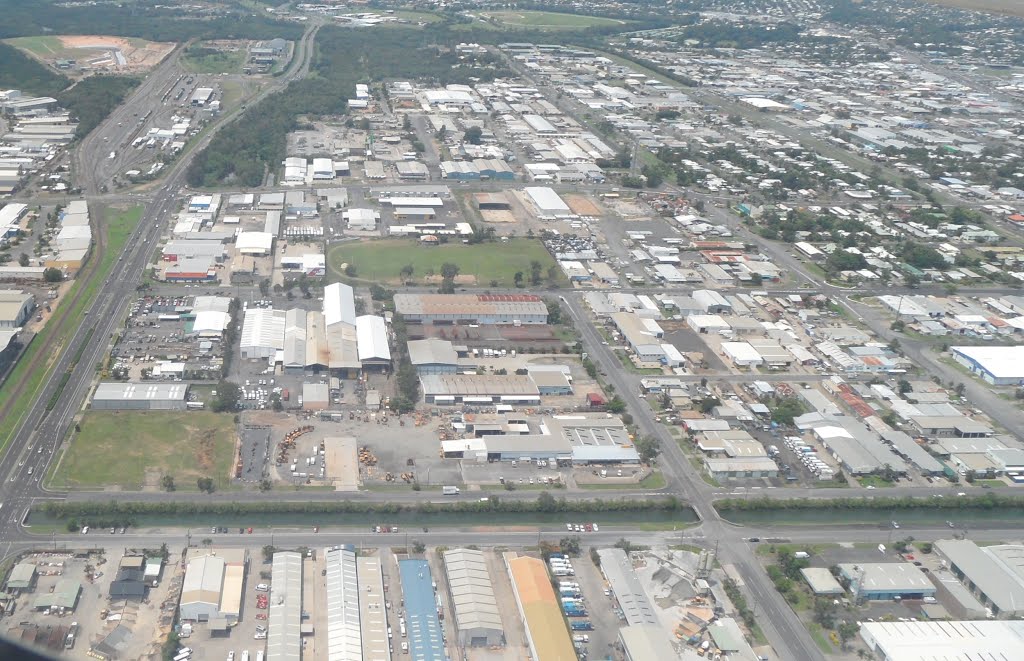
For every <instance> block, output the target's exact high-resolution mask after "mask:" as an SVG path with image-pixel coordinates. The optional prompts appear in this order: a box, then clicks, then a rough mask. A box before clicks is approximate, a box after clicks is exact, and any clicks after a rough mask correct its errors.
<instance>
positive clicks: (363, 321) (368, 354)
mask: <svg viewBox="0 0 1024 661" xmlns="http://www.w3.org/2000/svg"><path fill="white" fill-rule="evenodd" d="M356 341H357V346H358V350H359V363H360V364H361V365H362V367H363V369H370V368H377V369H386V368H388V367H389V366H390V365H391V349H390V347H389V346H388V329H387V326H386V325H385V323H384V318H383V317H378V316H376V315H372V314H364V315H361V316H359V317H356Z"/></svg>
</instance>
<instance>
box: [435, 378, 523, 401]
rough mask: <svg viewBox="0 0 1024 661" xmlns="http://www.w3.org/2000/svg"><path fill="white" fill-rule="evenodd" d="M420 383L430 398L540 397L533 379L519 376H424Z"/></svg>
mask: <svg viewBox="0 0 1024 661" xmlns="http://www.w3.org/2000/svg"><path fill="white" fill-rule="evenodd" d="M420 381H421V382H422V383H423V393H424V394H425V395H428V396H446V395H447V396H453V397H473V396H481V397H483V396H491V395H494V396H497V395H537V396H539V395H540V390H538V388H537V384H536V383H534V382H533V379H531V378H530V377H529V376H521V375H517V374H424V375H423V376H421V377H420Z"/></svg>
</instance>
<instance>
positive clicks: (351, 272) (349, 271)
mask: <svg viewBox="0 0 1024 661" xmlns="http://www.w3.org/2000/svg"><path fill="white" fill-rule="evenodd" d="M357 273H358V271H357V270H356V265H355V264H346V265H345V275H346V276H348V277H350V278H354V277H356V274H357ZM289 293H291V292H289Z"/></svg>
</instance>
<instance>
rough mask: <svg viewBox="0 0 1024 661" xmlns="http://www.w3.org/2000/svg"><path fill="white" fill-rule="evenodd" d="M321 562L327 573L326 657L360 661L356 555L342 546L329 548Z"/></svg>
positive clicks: (339, 660) (360, 638) (360, 646)
mask: <svg viewBox="0 0 1024 661" xmlns="http://www.w3.org/2000/svg"><path fill="white" fill-rule="evenodd" d="M324 564H325V570H326V572H327V580H326V591H327V658H328V660H329V661H362V659H363V637H362V633H361V629H360V613H359V578H358V574H357V569H356V554H355V552H354V551H352V550H349V549H344V548H335V549H329V550H328V551H327V553H326V554H325V558H324Z"/></svg>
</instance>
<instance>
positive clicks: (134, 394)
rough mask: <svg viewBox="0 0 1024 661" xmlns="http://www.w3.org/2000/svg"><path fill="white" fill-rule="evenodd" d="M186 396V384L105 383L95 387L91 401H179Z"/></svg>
mask: <svg viewBox="0 0 1024 661" xmlns="http://www.w3.org/2000/svg"><path fill="white" fill-rule="evenodd" d="M187 394H188V384H187V383H140V382H135V381H130V382H128V383H124V382H120V381H105V382H103V383H101V384H99V385H98V386H97V387H96V394H95V395H93V401H122V402H123V401H140V400H147V401H154V400H157V401H160V400H171V401H181V400H184V399H185V396H186V395H187Z"/></svg>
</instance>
